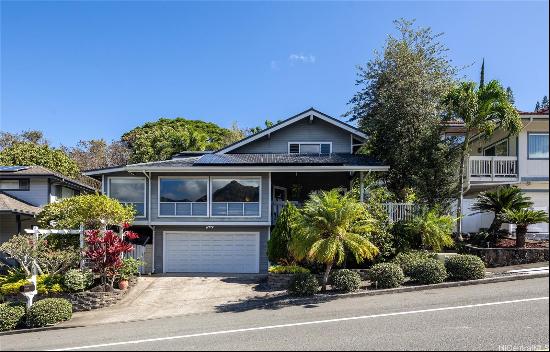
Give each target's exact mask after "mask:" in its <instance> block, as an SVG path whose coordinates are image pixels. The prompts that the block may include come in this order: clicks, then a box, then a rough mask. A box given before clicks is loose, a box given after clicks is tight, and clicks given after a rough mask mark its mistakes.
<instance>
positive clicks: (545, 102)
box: [540, 95, 548, 110]
mask: <svg viewBox="0 0 550 352" xmlns="http://www.w3.org/2000/svg"><path fill="white" fill-rule="evenodd" d="M540 108H541V110H543V109H548V97H547V96H546V95H545V96H543V97H542V102H541V104H540Z"/></svg>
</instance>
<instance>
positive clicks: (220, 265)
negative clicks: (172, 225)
mask: <svg viewBox="0 0 550 352" xmlns="http://www.w3.org/2000/svg"><path fill="white" fill-rule="evenodd" d="M259 246H260V235H259V233H257V232H239V233H211V232H165V233H164V271H165V272H167V273H258V272H259V270H260V259H259V255H260V248H259Z"/></svg>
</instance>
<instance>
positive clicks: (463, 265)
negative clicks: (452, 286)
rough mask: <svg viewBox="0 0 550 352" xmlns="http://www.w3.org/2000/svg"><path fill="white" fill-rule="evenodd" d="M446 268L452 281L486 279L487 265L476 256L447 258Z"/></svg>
mask: <svg viewBox="0 0 550 352" xmlns="http://www.w3.org/2000/svg"><path fill="white" fill-rule="evenodd" d="M445 268H446V269H447V273H448V274H449V278H450V279H452V280H459V281H460V280H479V279H483V278H484V277H485V264H484V263H483V261H482V260H481V259H480V258H479V257H476V256H475V255H457V256H452V257H450V258H447V260H446V261H445Z"/></svg>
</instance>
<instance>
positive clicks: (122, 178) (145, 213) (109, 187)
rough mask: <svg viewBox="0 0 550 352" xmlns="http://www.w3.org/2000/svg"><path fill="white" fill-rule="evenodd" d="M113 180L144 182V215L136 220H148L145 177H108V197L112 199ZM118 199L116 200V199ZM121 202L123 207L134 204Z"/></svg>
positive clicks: (137, 216)
mask: <svg viewBox="0 0 550 352" xmlns="http://www.w3.org/2000/svg"><path fill="white" fill-rule="evenodd" d="M111 179H117V180H132V181H135V180H142V181H143V215H136V219H145V218H147V179H146V178H145V177H138V176H111V177H107V196H108V197H109V198H111ZM114 199H116V198H114ZM117 200H118V199H117ZM119 202H120V203H121V204H123V205H128V204H130V203H132V202H122V201H120V200H119Z"/></svg>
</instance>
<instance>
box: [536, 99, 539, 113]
mask: <svg viewBox="0 0 550 352" xmlns="http://www.w3.org/2000/svg"><path fill="white" fill-rule="evenodd" d="M539 110H540V103H539V102H538V101H537V103H536V104H535V112H538V111H539Z"/></svg>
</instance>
